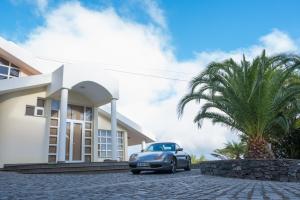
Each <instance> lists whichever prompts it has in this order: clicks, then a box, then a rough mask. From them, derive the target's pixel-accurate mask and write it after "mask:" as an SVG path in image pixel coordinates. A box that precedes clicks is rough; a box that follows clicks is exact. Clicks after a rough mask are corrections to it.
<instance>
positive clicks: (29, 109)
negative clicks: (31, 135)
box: [25, 97, 45, 117]
mask: <svg viewBox="0 0 300 200" xmlns="http://www.w3.org/2000/svg"><path fill="white" fill-rule="evenodd" d="M44 106H45V99H43V98H40V97H38V98H37V102H36V106H32V105H26V111H25V115H28V116H39V117H42V116H44Z"/></svg>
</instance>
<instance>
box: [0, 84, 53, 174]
mask: <svg viewBox="0 0 300 200" xmlns="http://www.w3.org/2000/svg"><path fill="white" fill-rule="evenodd" d="M45 96H46V89H45V88H40V89H32V90H24V91H22V92H14V93H10V94H5V95H1V96H0V168H2V167H3V164H16V163H46V162H48V132H47V130H46V128H47V126H46V118H45V117H34V116H26V115H25V108H26V105H36V101H37V97H42V98H45Z"/></svg>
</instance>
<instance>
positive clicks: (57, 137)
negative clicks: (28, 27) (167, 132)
mask: <svg viewBox="0 0 300 200" xmlns="http://www.w3.org/2000/svg"><path fill="white" fill-rule="evenodd" d="M95 67H97V66H82V65H75V64H64V65H62V66H61V67H59V68H58V69H56V70H55V71H54V72H52V73H49V74H42V73H41V72H39V71H38V70H37V69H36V63H35V62H34V57H32V56H31V55H30V54H28V53H27V52H25V51H24V50H23V49H21V48H20V47H18V46H17V45H16V44H14V43H12V42H8V41H6V40H4V39H3V38H1V37H0V127H1V128H0V168H2V167H3V166H4V165H5V164H24V163H60V162H61V163H65V162H102V161H105V160H107V159H108V160H119V161H125V160H128V156H127V151H128V146H131V145H137V144H142V143H145V142H146V143H148V142H153V141H154V138H153V136H151V134H149V133H146V132H144V131H143V130H142V129H141V127H140V126H139V125H137V124H136V123H134V122H133V121H131V120H130V119H128V118H126V117H125V116H123V115H121V114H120V113H118V112H117V110H116V102H117V100H118V99H119V91H118V82H117V81H116V80H114V79H113V78H112V77H110V76H109V74H107V73H106V72H105V71H102V70H99V68H98V69H97V73H93V70H94V69H95ZM109 105H110V106H109ZM103 106H105V107H104V108H103ZM100 107H101V108H100Z"/></svg>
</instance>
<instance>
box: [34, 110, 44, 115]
mask: <svg viewBox="0 0 300 200" xmlns="http://www.w3.org/2000/svg"><path fill="white" fill-rule="evenodd" d="M36 114H37V115H39V116H41V115H44V112H43V110H41V109H37V111H36Z"/></svg>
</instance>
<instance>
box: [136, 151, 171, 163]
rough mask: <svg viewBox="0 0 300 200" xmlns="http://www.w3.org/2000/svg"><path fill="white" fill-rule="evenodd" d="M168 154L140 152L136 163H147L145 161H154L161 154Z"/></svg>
mask: <svg viewBox="0 0 300 200" xmlns="http://www.w3.org/2000/svg"><path fill="white" fill-rule="evenodd" d="M166 153H168V152H161V151H158V152H140V153H137V157H136V160H138V161H147V160H155V159H156V158H157V157H159V156H160V155H162V154H166Z"/></svg>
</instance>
